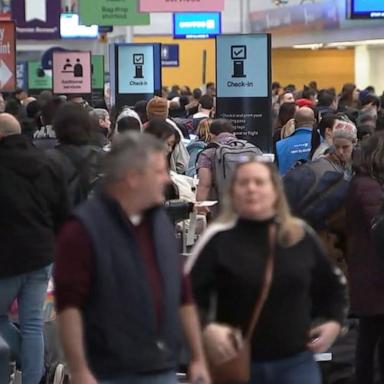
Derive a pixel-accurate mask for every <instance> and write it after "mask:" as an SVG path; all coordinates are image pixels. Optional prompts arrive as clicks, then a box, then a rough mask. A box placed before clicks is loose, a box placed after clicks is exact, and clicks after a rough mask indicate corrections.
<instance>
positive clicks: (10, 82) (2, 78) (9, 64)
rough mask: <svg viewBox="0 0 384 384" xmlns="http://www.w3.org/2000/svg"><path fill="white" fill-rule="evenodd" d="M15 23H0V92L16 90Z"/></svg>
mask: <svg viewBox="0 0 384 384" xmlns="http://www.w3.org/2000/svg"><path fill="white" fill-rule="evenodd" d="M15 40H16V39H15V23H14V22H13V21H0V91H3V92H13V91H14V90H15V89H16V75H15V74H16V41H15Z"/></svg>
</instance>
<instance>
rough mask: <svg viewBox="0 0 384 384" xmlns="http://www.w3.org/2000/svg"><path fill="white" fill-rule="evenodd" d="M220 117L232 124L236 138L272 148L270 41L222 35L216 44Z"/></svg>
mask: <svg viewBox="0 0 384 384" xmlns="http://www.w3.org/2000/svg"><path fill="white" fill-rule="evenodd" d="M216 84H217V99H216V109H217V116H218V117H220V118H224V119H227V120H230V121H231V122H232V124H233V125H234V127H235V129H236V136H238V137H239V138H241V139H246V140H248V141H250V142H252V143H253V144H256V145H258V146H259V147H260V148H261V149H262V150H263V151H264V152H268V151H270V150H271V149H272V148H271V146H272V116H271V37H270V35H268V34H255V35H221V36H218V37H217V40H216Z"/></svg>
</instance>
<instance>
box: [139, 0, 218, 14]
mask: <svg viewBox="0 0 384 384" xmlns="http://www.w3.org/2000/svg"><path fill="white" fill-rule="evenodd" d="M223 9H224V0H155V1H154V0H140V11H141V12H215V11H222V10H223Z"/></svg>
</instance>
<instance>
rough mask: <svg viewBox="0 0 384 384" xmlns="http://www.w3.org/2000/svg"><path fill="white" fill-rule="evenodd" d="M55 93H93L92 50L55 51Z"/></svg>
mask: <svg viewBox="0 0 384 384" xmlns="http://www.w3.org/2000/svg"><path fill="white" fill-rule="evenodd" d="M53 93H56V94H91V93H92V80H91V52H72V51H66V52H54V53H53Z"/></svg>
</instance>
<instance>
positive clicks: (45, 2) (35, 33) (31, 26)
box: [11, 0, 61, 40]
mask: <svg viewBox="0 0 384 384" xmlns="http://www.w3.org/2000/svg"><path fill="white" fill-rule="evenodd" d="M11 4H12V17H13V19H14V20H15V21H16V32H17V38H18V39H35V40H41V39H45V40H48V39H59V38H60V28H59V26H60V10H61V1H60V0H12V3H11Z"/></svg>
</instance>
